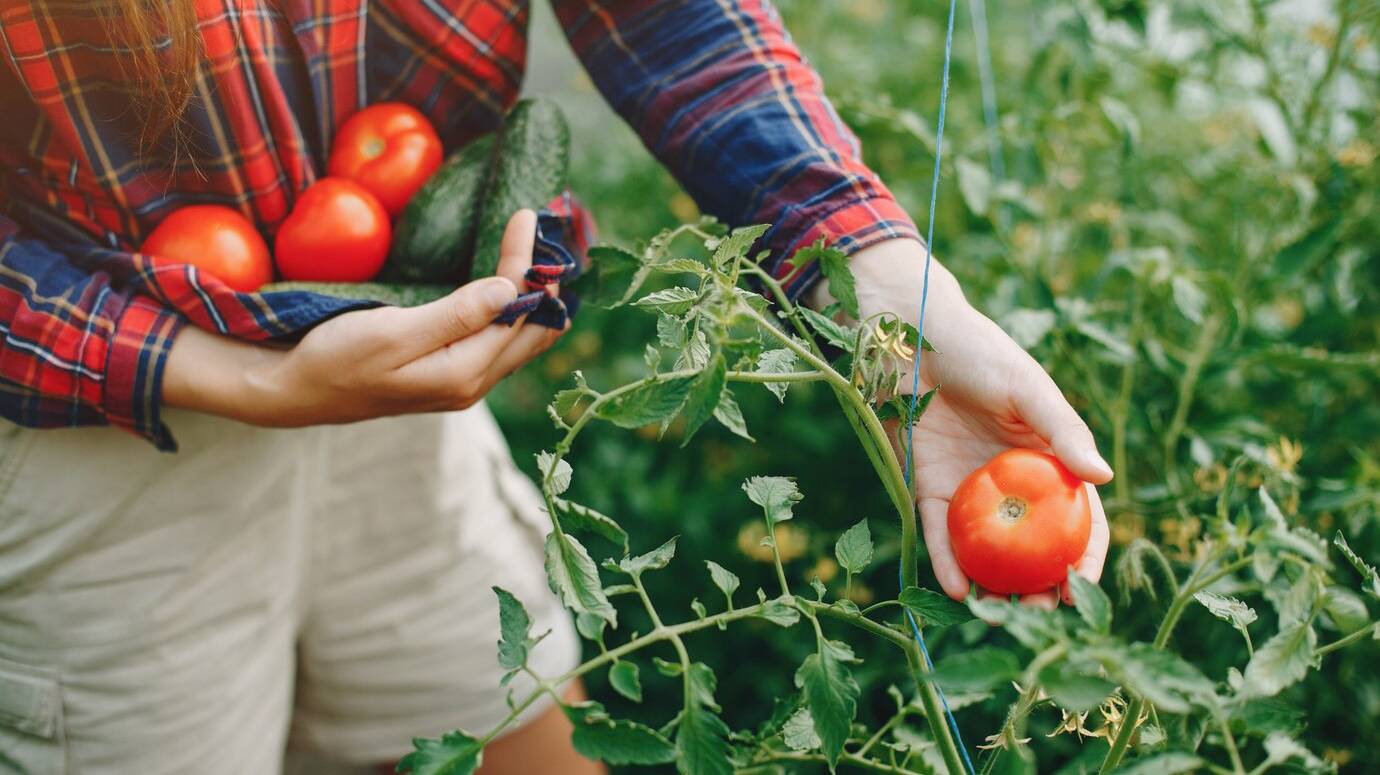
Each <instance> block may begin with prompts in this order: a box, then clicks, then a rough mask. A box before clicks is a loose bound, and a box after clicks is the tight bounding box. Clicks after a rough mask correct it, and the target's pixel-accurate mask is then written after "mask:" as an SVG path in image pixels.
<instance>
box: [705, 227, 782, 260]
mask: <svg viewBox="0 0 1380 775" xmlns="http://www.w3.org/2000/svg"><path fill="white" fill-rule="evenodd" d="M770 228H771V224H768V223H759V224H756V225H754V226H743V227H741V228H737V229H734V230H733V231H732V232H730V233H729V235H728V236H727V237H724V238H723V239H721V240H719V244H718V245H717V246H715V248H714V265H715V266H717V267H719V268H720V269H723V268H725V267H727V266H728V264H730V263H732V262H733V261H736V260H737V259H740V258H746V257H747V254H748V250H749V249H750V248H751V247H752V244H753V243H754V242H756V241H757V240H758V238H760V237H761V236H762V235H763V234H766V233H767V230H768V229H770Z"/></svg>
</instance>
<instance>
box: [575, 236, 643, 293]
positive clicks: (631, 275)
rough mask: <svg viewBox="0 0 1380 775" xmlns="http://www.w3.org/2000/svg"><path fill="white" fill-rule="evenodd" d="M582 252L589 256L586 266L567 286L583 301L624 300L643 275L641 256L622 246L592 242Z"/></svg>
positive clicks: (634, 290)
mask: <svg viewBox="0 0 1380 775" xmlns="http://www.w3.org/2000/svg"><path fill="white" fill-rule="evenodd" d="M585 253H586V255H588V256H589V259H590V266H589V270H588V271H586V272H585V273H584V274H582V275H581V276H580V277H578V278H576V279H575V280H574V282H573V283H572V284H571V286H570V287H571V290H573V291H575V292H576V293H578V294H579V295H580V300H581V301H582V302H584V303H586V304H593V305H595V306H596V307H617V306H620V305H622V304H626V303H627V301H628V299H630V298H631V297H632V295H633V294H634V293H636V292H637V289H638V288H639V287H640V286H641V285H642V282H643V281H644V280H645V279H646V277H647V271H646V270H645V269H644V268H643V267H642V260H641V259H639V258H638V257H637V256H635V255H633V254H632V253H629V252H628V251H626V250H623V249H622V248H616V247H613V246H611V245H595V246H594V247H592V248H590V249H589V250H587V251H585Z"/></svg>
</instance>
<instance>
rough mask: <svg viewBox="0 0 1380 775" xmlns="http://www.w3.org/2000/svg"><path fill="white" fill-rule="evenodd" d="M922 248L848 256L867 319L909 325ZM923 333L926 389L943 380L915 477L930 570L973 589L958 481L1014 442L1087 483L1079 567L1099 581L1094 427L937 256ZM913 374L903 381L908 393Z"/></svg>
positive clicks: (912, 245) (1101, 520)
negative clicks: (958, 547)
mask: <svg viewBox="0 0 1380 775" xmlns="http://www.w3.org/2000/svg"><path fill="white" fill-rule="evenodd" d="M924 262H925V250H924V247H923V246H921V245H920V243H918V242H915V241H913V240H900V239H898V240H890V241H888V242H883V243H879V244H877V245H874V246H871V247H868V248H865V249H864V250H861V251H859V252H858V253H857V254H856V255H854V256H853V259H852V262H851V264H852V268H853V273H854V276H855V277H856V280H857V290H858V301H859V306H860V311H861V313H862V316H863V317H864V318H867V317H869V316H871V315H874V314H876V313H879V312H892V313H895V314H898V315H900V316H901V317H902V318H903V319H904V320H906V321H908V322H909V323H911V324H912V325H915V324H916V323H917V317H918V316H919V311H920V309H919V308H920V291H921V284H922V280H923V269H924ZM925 338H926V339H928V340H929V341H930V342H931V343H933V344H934V347H935V349H936V350H937V352H927V353H925V354H924V357H923V358H922V359H921V371H920V390H921V391H922V392H923V391H926V390H928V389H930V388H931V387H933V386H934V385H936V384H938V385H940V386H941V387H940V389H939V392H938V393H937V394H936V395H935V398H934V399H933V401H931V402H930V404H929V408H928V410H927V411H926V412H925V414H924V416H923V417H921V418H920V421H919V422H918V423H917V424H916V426H915V460H914V474H915V482H916V490H917V493H918V498H919V502H920V518H921V521H922V522H923V523H924V536H925V544H926V547H927V549H928V551H929V555H930V563H931V564H932V565H933V567H934V575H935V577H936V578H937V579H938V581H939V585H940V586H941V587H942V588H943V589H944V591H945V592H946V593H947V594H948V595H949V596H951V597H953V598H955V599H960V600H961V599H963V598H964V597H966V596H967V594H968V586H969V584H968V577H967V576H966V575H964V573H963V571H962V570H961V569H960V568H959V566H958V561H957V560H956V559H955V558H954V553H953V550H952V548H950V543H949V529H948V506H949V500H950V498H951V497H952V496H953V493H954V490H955V489H956V488H957V487H958V485H959V483H960V482H961V481H963V479H964V478H965V477H966V476H967V475H968V474H970V473H972V471H973V470H974V469H976V468H977V467H978V466H981V465H982V464H983V463H986V462H987V461H988V460H990V459H991V458H992V457H994V456H995V455H996V454H997V453H999V452H1001V451H1003V450H1005V449H1008V448H1011V447H1030V448H1034V449H1043V450H1048V451H1050V452H1052V453H1053V454H1054V455H1055V456H1056V457H1058V458H1059V460H1060V461H1062V462H1063V463H1064V465H1066V466H1068V467H1069V469H1070V470H1071V471H1073V473H1074V474H1075V475H1077V476H1078V477H1079V478H1081V479H1083V480H1084V481H1086V482H1089V484H1088V495H1089V498H1090V500H1091V504H1092V513H1093V525H1092V535H1091V538H1090V539H1089V541H1088V548H1087V551H1086V552H1085V553H1084V555H1083V558H1082V559H1081V560H1080V561H1079V562H1078V565H1077V567H1076V569H1075V570H1076V572H1077V573H1078V574H1079V575H1080V576H1083V577H1084V578H1087V579H1089V580H1090V581H1094V582H1096V581H1097V580H1098V578H1099V577H1100V576H1101V575H1102V566H1103V562H1104V561H1105V560H1106V557H1107V544H1108V538H1109V531H1108V528H1107V517H1106V514H1105V513H1104V512H1103V509H1102V503H1101V501H1100V500H1099V499H1098V497H1097V490H1096V489H1095V488H1094V487H1093V485H1094V484H1105V483H1106V482H1108V481H1110V480H1111V478H1112V469H1111V467H1110V466H1108V465H1107V463H1106V461H1104V460H1103V459H1102V457H1101V455H1099V454H1098V452H1097V445H1096V443H1095V442H1094V441H1093V436H1092V432H1091V431H1089V430H1088V426H1087V425H1086V424H1085V423H1084V422H1083V420H1082V418H1080V417H1079V416H1078V413H1077V412H1076V411H1074V409H1073V407H1071V406H1069V404H1068V401H1066V400H1065V399H1064V395H1063V393H1062V392H1060V390H1059V387H1058V386H1057V385H1055V384H1054V380H1052V379H1050V377H1049V375H1048V374H1046V373H1045V370H1044V369H1043V368H1042V367H1041V366H1040V364H1038V363H1036V362H1035V359H1033V358H1031V357H1030V355H1029V354H1027V353H1026V352H1025V351H1024V350H1022V349H1021V347H1020V346H1019V345H1017V344H1016V343H1015V342H1014V341H1012V340H1011V338H1010V337H1009V336H1007V335H1006V333H1005V332H1004V331H1002V330H1001V328H1000V327H998V326H997V325H996V324H995V323H993V322H992V321H991V320H990V319H988V318H987V317H986V316H984V315H983V314H982V313H980V312H978V311H977V310H976V309H974V308H973V307H972V306H971V305H970V304H968V302H967V300H966V299H964V297H963V292H962V290H960V289H959V286H958V282H957V280H955V279H954V276H953V275H952V274H950V273H949V271H948V270H947V269H945V268H944V267H943V266H942V265H941V264H940V263H939V262H938V261H937V260H935V261H934V262H933V263H932V265H931V268H930V289H929V300H928V304H927V310H926V313H925ZM910 387H911V380H910V378H909V377H905V378H903V379H902V391H903V392H906V393H909V392H910ZM1060 596H1062V597H1063V598H1064V599H1065V602H1070V600H1069V590H1068V589H1067V584H1064V585H1063V586H1062V587H1061V588H1060V590H1058V592H1057V594H1056V591H1055V590H1051V591H1049V592H1042V593H1038V594H1033V595H1026V596H1024V597H1023V598H1022V602H1025V603H1028V604H1031V605H1037V606H1041V607H1045V608H1053V607H1054V606H1056V605H1057V604H1058V601H1059V597H1060Z"/></svg>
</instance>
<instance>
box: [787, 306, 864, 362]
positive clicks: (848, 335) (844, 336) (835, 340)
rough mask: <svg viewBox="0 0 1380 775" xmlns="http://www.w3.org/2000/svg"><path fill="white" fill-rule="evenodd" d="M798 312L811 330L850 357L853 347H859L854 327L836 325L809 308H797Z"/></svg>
mask: <svg viewBox="0 0 1380 775" xmlns="http://www.w3.org/2000/svg"><path fill="white" fill-rule="evenodd" d="M796 311H798V312H799V313H800V315H801V316H802V317H804V318H805V322H807V323H809V324H810V328H812V329H814V331H815V333H816V334H819V335H820V337H822V338H823V339H824V341H826V342H828V343H829V344H831V345H833V346H835V347H837V348H839V349H840V350H843V351H844V352H846V353H848V354H849V355H852V354H853V347H854V346H855V345H857V343H858V342H857V337H856V336H855V334H854V331H855V329H854V328H853V327H852V326H843V325H841V324H839V323H835V322H834V321H833V320H831V319H830V318H827V317H825V316H823V315H821V314H819V313H818V312H815V311H814V310H812V309H810V308H809V307H796Z"/></svg>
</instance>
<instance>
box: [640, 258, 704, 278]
mask: <svg viewBox="0 0 1380 775" xmlns="http://www.w3.org/2000/svg"><path fill="white" fill-rule="evenodd" d="M651 268H652V269H654V270H656V271H658V272H667V273H670V274H678V273H686V272H688V273H690V274H693V275H696V276H699V277H703V276H705V275H707V274H709V269H708V267H706V266H705V265H704V264H702V263H700V262H699V261H696V260H695V259H693V258H668V259H666V260H665V261H659V262H657V263H655V264H652V265H651Z"/></svg>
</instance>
